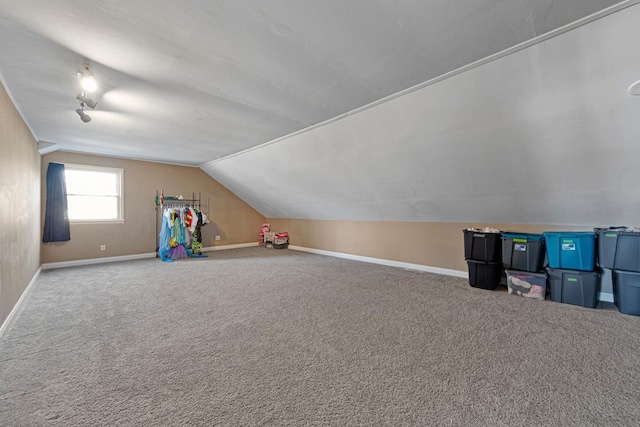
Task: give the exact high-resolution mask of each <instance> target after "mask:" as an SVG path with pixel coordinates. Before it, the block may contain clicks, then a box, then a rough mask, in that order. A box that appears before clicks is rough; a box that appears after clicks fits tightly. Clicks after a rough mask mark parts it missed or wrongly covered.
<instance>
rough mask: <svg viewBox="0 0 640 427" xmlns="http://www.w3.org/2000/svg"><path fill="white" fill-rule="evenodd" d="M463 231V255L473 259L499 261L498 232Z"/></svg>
mask: <svg viewBox="0 0 640 427" xmlns="http://www.w3.org/2000/svg"><path fill="white" fill-rule="evenodd" d="M462 231H463V232H464V257H465V258H466V259H471V260H474V261H487V262H499V261H500V249H501V246H500V233H483V232H478V231H470V230H462Z"/></svg>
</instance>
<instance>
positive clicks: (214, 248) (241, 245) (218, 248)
mask: <svg viewBox="0 0 640 427" xmlns="http://www.w3.org/2000/svg"><path fill="white" fill-rule="evenodd" d="M251 246H258V242H255V243H238V244H236V245H224V246H209V247H208V248H202V252H211V251H224V250H226V249H238V248H250V247H251Z"/></svg>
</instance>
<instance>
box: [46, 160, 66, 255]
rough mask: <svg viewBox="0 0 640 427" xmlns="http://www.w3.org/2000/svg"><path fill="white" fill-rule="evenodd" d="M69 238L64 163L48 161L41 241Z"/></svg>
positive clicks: (62, 240) (61, 240)
mask: <svg viewBox="0 0 640 427" xmlns="http://www.w3.org/2000/svg"><path fill="white" fill-rule="evenodd" d="M68 240H71V233H70V231H69V214H68V211H67V183H66V181H65V179H64V165H62V164H60V163H49V167H48V168H47V205H46V210H45V214H44V234H43V235H42V241H43V242H45V243H48V242H66V241H68Z"/></svg>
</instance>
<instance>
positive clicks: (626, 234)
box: [596, 228, 640, 272]
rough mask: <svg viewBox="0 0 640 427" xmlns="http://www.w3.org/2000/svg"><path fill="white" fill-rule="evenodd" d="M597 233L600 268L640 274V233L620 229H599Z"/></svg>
mask: <svg viewBox="0 0 640 427" xmlns="http://www.w3.org/2000/svg"><path fill="white" fill-rule="evenodd" d="M596 232H597V235H598V265H599V266H600V267H603V268H610V269H613V270H623V271H636V272H640V232H637V231H624V229H619V228H618V229H616V228H599V229H596Z"/></svg>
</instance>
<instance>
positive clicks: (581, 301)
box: [547, 268, 600, 308]
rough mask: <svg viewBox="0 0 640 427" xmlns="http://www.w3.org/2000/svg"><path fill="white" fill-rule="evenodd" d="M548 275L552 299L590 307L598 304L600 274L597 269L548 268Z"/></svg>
mask: <svg viewBox="0 0 640 427" xmlns="http://www.w3.org/2000/svg"><path fill="white" fill-rule="evenodd" d="M547 275H548V279H547V280H548V283H549V296H550V297H551V300H552V301H555V302H561V303H565V304H573V305H580V306H582V307H588V308H596V306H597V305H598V285H599V283H600V274H599V273H598V272H597V271H577V270H562V269H559V268H547Z"/></svg>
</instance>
